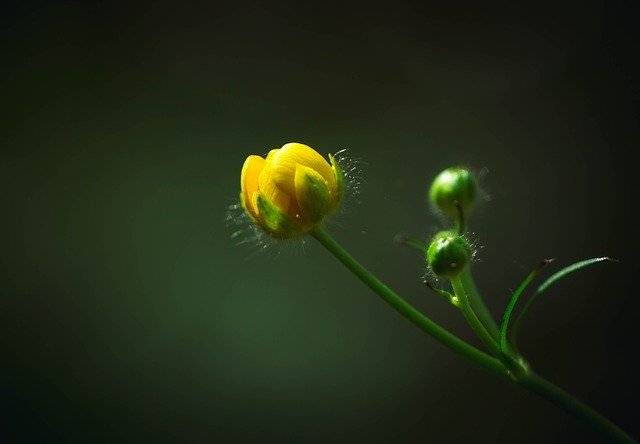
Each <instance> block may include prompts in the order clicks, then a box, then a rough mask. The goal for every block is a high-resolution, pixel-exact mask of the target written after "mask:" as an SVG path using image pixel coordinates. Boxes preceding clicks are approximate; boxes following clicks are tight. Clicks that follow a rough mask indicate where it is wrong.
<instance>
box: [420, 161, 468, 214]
mask: <svg viewBox="0 0 640 444" xmlns="http://www.w3.org/2000/svg"><path fill="white" fill-rule="evenodd" d="M475 197H476V182H475V180H474V178H473V175H472V174H471V172H470V171H469V170H467V169H465V168H461V167H452V168H447V169H446V170H444V171H442V172H440V174H438V175H437V176H436V178H435V179H434V180H433V183H432V184H431V188H430V189H429V199H430V200H431V203H432V204H433V205H434V206H436V207H437V208H438V209H439V210H440V211H442V212H443V213H445V214H446V215H447V216H449V217H450V218H452V219H454V220H457V219H458V209H457V207H456V205H458V204H459V205H460V207H461V208H462V210H463V211H465V212H466V211H467V210H469V209H470V208H471V205H472V204H473V201H474V199H475Z"/></svg>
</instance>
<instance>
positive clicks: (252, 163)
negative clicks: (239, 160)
mask: <svg viewBox="0 0 640 444" xmlns="http://www.w3.org/2000/svg"><path fill="white" fill-rule="evenodd" d="M265 165H266V161H265V160H264V159H263V158H262V157H260V156H255V155H251V156H249V157H247V160H245V161H244V165H242V172H241V173H240V195H241V196H242V198H241V202H242V205H243V206H244V209H245V211H247V212H248V213H249V214H250V215H251V216H253V217H254V218H257V217H258V211H257V209H256V207H255V205H254V203H253V199H252V197H253V194H254V193H255V192H256V191H258V178H259V176H260V173H261V172H262V170H263V168H264V166H265Z"/></svg>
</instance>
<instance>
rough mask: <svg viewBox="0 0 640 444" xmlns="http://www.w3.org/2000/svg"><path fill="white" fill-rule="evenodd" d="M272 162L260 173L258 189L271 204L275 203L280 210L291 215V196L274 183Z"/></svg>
mask: <svg viewBox="0 0 640 444" xmlns="http://www.w3.org/2000/svg"><path fill="white" fill-rule="evenodd" d="M272 165H273V164H272V162H271V161H269V162H267V163H266V165H265V167H264V168H263V169H262V172H261V173H260V177H259V178H258V189H259V190H260V192H261V193H262V195H263V196H264V197H265V198H266V199H268V200H269V201H270V202H271V203H273V204H274V205H275V206H276V207H278V209H279V210H280V211H281V212H282V213H284V214H287V215H289V214H288V213H289V207H290V206H291V200H292V199H291V196H290V195H289V194H287V193H286V192H285V191H283V190H281V189H280V188H279V187H278V186H277V185H276V184H275V183H274V182H273V168H272Z"/></svg>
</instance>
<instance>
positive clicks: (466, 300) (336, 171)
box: [227, 143, 635, 443]
mask: <svg viewBox="0 0 640 444" xmlns="http://www.w3.org/2000/svg"><path fill="white" fill-rule="evenodd" d="M345 166H346V164H345V163H342V162H339V161H338V160H337V159H336V157H335V156H332V155H328V156H327V157H326V158H325V157H324V156H322V155H321V154H320V153H318V152H317V151H316V150H314V149H313V148H311V147H310V146H307V145H304V144H301V143H287V144H285V145H283V146H282V147H281V148H279V149H273V150H271V151H269V152H268V153H267V154H266V156H264V157H262V156H257V155H251V156H249V157H247V159H246V161H245V162H244V165H243V167H242V172H241V174H240V204H238V205H236V206H234V207H233V213H229V215H228V216H227V219H228V220H229V221H230V223H231V225H232V226H235V227H236V228H237V227H238V226H244V224H245V223H246V222H247V221H248V223H249V224H250V229H249V230H250V231H251V233H252V234H251V236H253V237H249V238H248V239H255V238H259V237H260V236H262V237H264V238H269V239H271V240H272V242H281V241H282V240H288V239H299V238H305V237H307V236H306V235H309V236H311V237H313V238H315V239H316V240H317V241H318V242H319V243H320V244H321V245H322V246H323V247H325V248H326V249H327V250H328V251H329V252H330V253H331V254H333V255H334V256H335V257H336V259H337V260H338V261H339V262H341V263H342V265H344V266H345V267H346V268H347V269H348V270H349V271H351V272H352V273H353V274H354V276H355V277H356V278H358V279H360V280H361V281H362V282H363V283H364V284H365V285H367V287H369V288H370V289H371V290H372V291H373V292H374V293H375V294H377V295H378V296H379V297H380V298H381V299H382V300H383V301H384V302H386V303H387V304H389V306H390V307H391V308H393V309H394V310H396V311H397V312H398V313H400V314H401V315H402V316H404V317H405V318H406V319H407V320H408V321H409V322H411V323H413V324H414V325H415V326H416V327H418V328H419V329H421V330H422V331H423V332H424V333H426V334H428V335H430V336H432V337H433V338H434V339H436V340H437V341H439V342H441V343H442V344H443V345H445V346H447V347H449V348H450V349H451V350H452V351H454V352H456V353H457V354H459V355H461V356H463V357H465V358H467V359H468V360H469V361H471V362H473V363H475V364H477V365H479V366H481V367H483V368H484V369H486V370H488V371H490V372H492V373H493V374H495V375H497V376H498V377H500V378H503V379H506V380H507V381H510V382H512V383H514V384H516V385H518V386H520V387H522V388H524V389H526V390H529V391H531V392H533V393H535V394H537V395H539V396H541V397H543V398H545V399H547V400H549V401H551V402H552V403H554V404H556V405H558V406H560V407H561V408H563V409H564V410H566V411H567V412H569V413H571V414H573V415H574V416H575V417H577V418H579V419H581V420H583V421H584V422H585V423H586V424H589V425H591V426H593V429H594V431H597V432H599V433H601V434H602V435H603V436H604V437H606V438H607V439H608V440H610V441H611V442H619V443H635V441H634V440H633V439H632V438H631V437H630V436H629V435H628V434H626V433H625V432H624V431H623V430H622V429H620V428H619V427H618V426H617V425H615V424H614V423H613V422H611V421H610V420H608V419H607V418H605V417H604V416H602V415H601V414H599V413H598V412H596V411H595V410H593V409H592V408H590V407H589V406H587V405H586V404H584V403H582V402H581V401H579V400H577V399H576V398H574V397H573V396H571V395H570V394H569V393H567V392H566V391H564V390H562V389H561V388H559V387H558V386H556V385H555V384H553V383H551V382H550V381H548V380H546V379H545V378H543V377H542V376H540V375H539V374H537V373H536V372H535V371H534V370H533V369H532V366H531V365H530V363H529V362H528V360H527V358H526V357H525V356H524V355H523V353H522V352H521V351H520V349H519V346H518V340H517V333H518V329H519V327H520V325H521V324H522V323H523V322H522V321H523V319H525V315H526V314H527V311H528V309H529V307H530V306H531V305H532V303H533V302H534V301H535V300H536V298H537V297H540V296H541V295H542V294H543V293H545V292H547V291H548V290H549V289H550V288H552V287H553V285H554V284H555V283H556V282H558V281H559V280H561V279H564V278H565V277H567V276H569V275H571V274H573V273H575V272H577V271H579V270H582V269H584V268H586V267H590V266H593V265H595V264H597V263H600V262H604V261H609V258H607V257H597V258H593V259H586V260H583V261H580V262H576V263H574V264H571V265H569V266H567V267H565V268H563V269H561V270H559V271H557V272H556V273H554V274H552V275H551V276H550V277H549V278H547V279H546V280H545V281H544V282H543V283H542V284H540V285H539V286H538V287H537V289H536V290H535V291H532V292H527V290H528V288H529V285H530V284H531V283H532V282H534V281H535V279H537V277H538V276H539V274H540V273H541V271H542V270H543V268H545V266H546V265H547V264H549V263H550V261H549V260H544V261H540V262H539V263H538V264H536V266H534V267H533V269H532V271H531V272H530V273H529V274H528V275H527V276H526V277H525V278H524V279H523V280H522V282H520V284H519V285H518V286H517V287H516V290H515V291H514V292H513V293H512V294H511V298H510V300H509V303H508V305H507V306H506V308H505V310H504V312H503V315H502V318H501V321H500V322H499V323H498V322H496V320H495V318H494V317H493V314H492V313H491V312H490V311H489V310H488V308H487V306H486V304H485V302H484V299H483V297H482V295H481V292H480V291H479V289H478V288H477V286H476V284H475V282H474V279H473V276H472V273H471V268H472V265H473V260H472V259H473V257H474V250H475V249H474V248H473V246H472V245H470V243H469V240H468V235H467V223H468V221H467V217H468V215H469V213H470V211H471V210H472V209H473V206H474V203H475V200H476V198H477V195H478V194H479V193H478V186H477V183H476V179H475V177H474V175H473V174H472V173H471V172H470V171H469V170H468V169H466V168H462V167H452V168H447V169H445V170H444V171H442V172H440V173H439V174H438V175H437V176H436V177H435V179H434V180H433V181H432V182H431V184H430V186H429V190H428V193H427V196H428V201H429V202H430V204H431V206H432V207H433V208H434V209H436V210H437V211H438V212H439V213H440V214H441V215H443V216H444V217H446V218H447V219H448V220H449V221H450V223H451V224H452V225H453V226H452V227H451V228H449V229H446V230H443V231H440V232H438V233H436V234H435V236H433V237H432V239H431V240H430V241H429V243H428V244H427V243H425V242H423V241H421V240H419V239H418V238H413V237H410V236H406V235H403V236H397V238H396V240H397V241H398V243H402V244H405V245H408V246H410V247H412V248H414V249H417V250H418V251H419V252H420V256H419V260H421V261H422V262H423V263H424V264H426V266H427V267H428V270H429V273H430V274H431V275H433V276H437V277H438V283H439V284H442V285H439V286H438V287H436V286H435V285H433V284H432V283H431V282H430V281H427V282H426V283H427V285H428V286H429V288H431V289H432V290H433V292H434V293H435V294H437V295H439V296H441V297H444V298H445V300H447V301H448V302H449V303H450V304H451V306H452V307H453V309H454V310H455V311H457V312H458V313H459V314H460V315H462V316H463V317H464V319H465V320H466V321H467V324H468V325H469V327H470V328H471V329H472V330H473V332H474V333H475V334H476V335H477V336H478V338H479V339H480V342H481V343H482V347H481V348H478V347H476V346H474V345H472V344H470V343H468V342H466V341H464V340H463V339H461V338H459V337H458V336H457V335H455V334H454V333H452V332H451V331H449V330H448V329H446V328H445V327H443V326H441V325H440V324H438V323H436V322H434V321H433V320H431V319H430V318H429V317H428V316H427V315H425V314H424V313H422V312H420V311H419V310H418V309H416V308H415V307H413V306H412V305H411V304H410V303H409V302H407V301H406V300H405V299H404V298H402V297H401V296H400V295H399V294H397V293H396V292H395V291H393V290H392V289H391V288H390V287H388V286H387V285H386V284H384V283H383V282H382V281H380V279H378V278H377V277H376V276H375V275H374V274H373V273H371V272H370V271H369V270H367V269H366V268H365V267H364V266H363V265H362V264H361V263H360V262H358V261H357V260H356V259H355V258H354V257H353V256H351V255H350V254H349V253H348V252H347V250H345V249H344V248H343V247H342V245H340V244H339V243H338V242H337V241H336V240H335V239H334V238H333V237H332V236H331V235H330V234H329V232H328V231H327V230H326V229H325V228H324V222H325V221H326V220H327V219H328V218H329V217H330V216H331V215H332V214H334V213H335V211H336V210H337V209H338V208H339V207H340V205H341V203H343V198H344V194H345V189H348V186H347V184H348V183H349V180H353V178H354V177H358V172H357V170H358V169H357V167H356V165H349V166H348V167H347V168H348V169H347V170H346V171H345ZM358 179H359V178H358ZM351 185H353V183H352V184H351ZM358 186H359V183H358V184H356V187H358ZM356 191H358V190H356ZM238 212H242V222H238V220H239V219H237V218H238ZM243 232H244V231H243V229H237V230H236V231H235V232H234V234H233V235H232V237H233V236H235V237H239V236H241V235H242V234H241V233H243ZM236 233H240V234H236ZM261 242H264V240H261ZM541 264H542V265H541ZM527 293H531V294H530V295H528V298H527V296H526V295H527ZM521 299H527V301H526V303H525V304H524V306H523V307H521V308H520V310H519V311H518V310H517V308H518V306H519V304H518V303H519V301H520V300H521ZM520 305H522V304H520ZM512 317H514V319H515V320H514V322H511V318H512Z"/></svg>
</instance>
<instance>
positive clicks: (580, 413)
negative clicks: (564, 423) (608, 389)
mask: <svg viewBox="0 0 640 444" xmlns="http://www.w3.org/2000/svg"><path fill="white" fill-rule="evenodd" d="M517 383H518V384H520V385H521V386H523V387H525V388H527V389H529V390H531V391H532V392H534V393H536V394H538V395H540V396H542V397H543V398H545V399H547V400H549V401H551V402H553V403H554V404H556V405H557V406H558V407H560V408H562V409H563V410H565V411H566V412H568V413H571V414H573V415H574V416H576V417H578V418H579V419H581V420H583V421H584V422H586V423H587V424H589V425H591V426H592V427H593V428H594V429H596V430H598V431H600V432H601V433H602V434H603V435H605V436H607V437H608V438H609V439H611V440H612V441H611V442H619V443H626V444H637V442H636V441H635V440H633V438H631V437H630V436H629V435H627V433H625V432H624V431H623V430H622V429H621V428H620V427H618V426H617V425H615V424H614V423H613V422H611V421H609V420H608V419H607V418H605V417H604V416H602V415H601V414H599V413H598V412H596V411H595V410H593V409H592V408H591V407H589V406H588V405H586V404H584V403H583V402H581V401H580V400H578V399H576V398H574V397H573V396H571V395H570V394H569V393H567V392H566V391H564V390H563V389H561V388H560V387H558V386H557V385H555V384H553V383H551V382H549V381H547V380H546V379H544V378H542V377H541V376H538V375H536V374H535V373H533V372H531V373H529V374H527V375H526V376H523V377H521V378H520V379H518V381H517Z"/></svg>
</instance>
